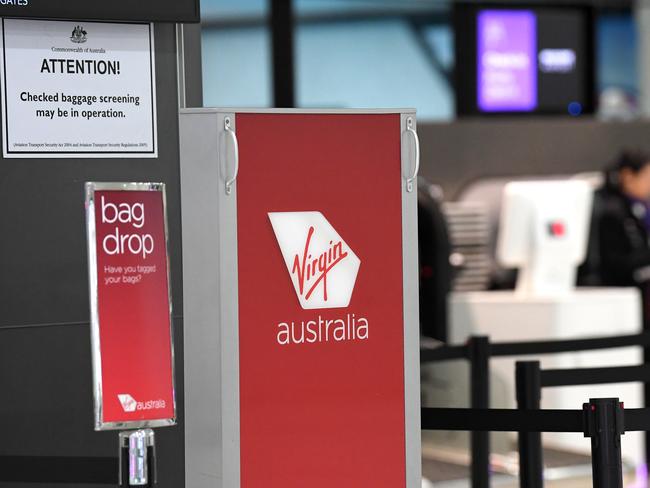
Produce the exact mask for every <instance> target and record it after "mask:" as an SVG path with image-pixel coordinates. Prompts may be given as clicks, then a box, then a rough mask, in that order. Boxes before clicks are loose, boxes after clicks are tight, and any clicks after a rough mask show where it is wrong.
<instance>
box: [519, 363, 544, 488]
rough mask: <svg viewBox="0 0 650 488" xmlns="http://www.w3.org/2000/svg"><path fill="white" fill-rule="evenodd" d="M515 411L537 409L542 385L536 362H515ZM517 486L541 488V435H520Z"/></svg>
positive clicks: (537, 433) (527, 433)
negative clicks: (516, 409)
mask: <svg viewBox="0 0 650 488" xmlns="http://www.w3.org/2000/svg"><path fill="white" fill-rule="evenodd" d="M515 376H516V383H517V408H518V409H519V410H539V408H540V402H541V399H542V382H541V374H540V367H539V361H517V363H516V369H515ZM518 445H519V486H520V487H521V488H542V487H543V486H544V466H543V461H542V457H543V455H542V434H541V432H519V435H518Z"/></svg>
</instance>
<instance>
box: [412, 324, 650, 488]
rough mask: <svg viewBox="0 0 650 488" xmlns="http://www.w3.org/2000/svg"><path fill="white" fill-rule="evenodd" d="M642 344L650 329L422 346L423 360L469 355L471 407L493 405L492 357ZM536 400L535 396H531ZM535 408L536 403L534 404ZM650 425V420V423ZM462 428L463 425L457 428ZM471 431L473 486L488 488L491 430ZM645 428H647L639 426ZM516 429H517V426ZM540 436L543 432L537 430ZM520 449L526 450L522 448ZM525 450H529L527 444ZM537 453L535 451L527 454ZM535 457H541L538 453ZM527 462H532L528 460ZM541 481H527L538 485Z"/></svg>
mask: <svg viewBox="0 0 650 488" xmlns="http://www.w3.org/2000/svg"><path fill="white" fill-rule="evenodd" d="M630 346H640V347H645V348H648V347H650V332H642V333H640V334H631V335H623V336H611V337H595V338H587V339H568V340H550V341H530V342H501V343H491V342H490V341H489V338H488V337H486V336H472V337H470V338H469V339H468V341H467V343H466V344H464V345H457V346H456V345H455V346H447V345H445V346H440V347H435V348H421V349H420V363H421V364H423V363H431V362H439V361H449V360H454V359H465V360H468V361H470V389H471V395H470V407H471V408H472V409H485V408H488V407H489V392H490V385H489V374H490V369H489V364H490V358H491V357H506V356H528V355H542V354H558V353H565V352H578V351H589V350H598V349H615V348H619V347H630ZM530 400H531V401H534V399H530ZM644 402H645V403H644V404H645V405H646V406H650V389H646V392H645V395H644ZM531 408H532V407H531ZM648 427H649V428H650V424H648ZM440 430H445V429H440ZM448 430H454V429H448ZM456 430H462V429H456ZM466 430H469V431H471V438H470V443H471V474H470V476H471V482H472V488H487V487H488V486H489V475H490V461H489V459H490V444H489V432H488V431H481V430H478V431H475V430H473V429H466ZM639 430H644V429H639ZM514 431H516V429H515V430H514ZM537 436H539V433H538V434H537ZM520 439H524V440H526V439H528V442H529V443H530V444H534V439H535V432H534V431H530V432H529V433H524V435H523V436H522V435H520ZM647 444H648V443H647V442H646V460H647V462H648V463H649V464H648V465H650V449H648V446H647ZM520 452H522V450H521V449H520ZM523 452H528V451H526V448H524V450H523ZM527 455H530V456H535V453H534V452H533V453H530V454H527ZM535 459H538V458H537V457H535ZM527 466H532V465H531V464H528V465H527ZM536 486H541V485H535V484H531V485H526V487H527V488H534V487H536Z"/></svg>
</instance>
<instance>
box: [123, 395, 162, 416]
mask: <svg viewBox="0 0 650 488" xmlns="http://www.w3.org/2000/svg"><path fill="white" fill-rule="evenodd" d="M117 399H118V400H119V401H120V405H122V410H124V411H125V412H126V413H132V412H135V411H136V410H160V409H162V408H165V405H166V402H165V400H162V399H161V400H148V401H146V402H138V401H137V400H136V399H135V398H133V397H132V396H131V395H129V394H128V393H120V394H118V395H117Z"/></svg>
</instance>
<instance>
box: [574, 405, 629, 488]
mask: <svg viewBox="0 0 650 488" xmlns="http://www.w3.org/2000/svg"><path fill="white" fill-rule="evenodd" d="M582 408H583V412H584V429H585V431H584V434H585V437H591V463H592V472H593V486H594V488H623V469H622V462H621V434H623V433H624V432H625V428H624V418H623V405H622V404H621V403H620V402H619V401H618V398H591V399H590V400H589V403H585V404H584V405H583V407H582Z"/></svg>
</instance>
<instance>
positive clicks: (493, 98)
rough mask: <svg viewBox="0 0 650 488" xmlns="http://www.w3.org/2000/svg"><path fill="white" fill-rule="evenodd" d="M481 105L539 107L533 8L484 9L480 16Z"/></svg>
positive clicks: (507, 109) (491, 107)
mask: <svg viewBox="0 0 650 488" xmlns="http://www.w3.org/2000/svg"><path fill="white" fill-rule="evenodd" d="M477 42H478V60H477V62H478V66H477V73H478V86H477V88H478V107H479V109H480V110H481V111H483V112H527V111H532V110H534V109H535V107H537V62H536V59H537V21H536V18H535V14H534V13H533V12H532V11H531V10H483V11H481V12H480V13H479V14H478V18H477Z"/></svg>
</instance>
